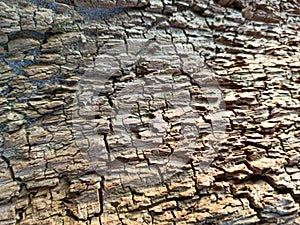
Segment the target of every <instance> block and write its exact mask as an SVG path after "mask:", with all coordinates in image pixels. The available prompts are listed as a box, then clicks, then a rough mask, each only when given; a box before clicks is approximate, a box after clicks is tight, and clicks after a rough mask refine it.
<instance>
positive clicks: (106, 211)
mask: <svg viewBox="0 0 300 225" xmlns="http://www.w3.org/2000/svg"><path fill="white" fill-rule="evenodd" d="M57 2H59V3H57V4H53V3H49V2H47V1H32V2H31V3H34V4H27V3H24V2H9V1H2V2H0V8H1V11H0V32H1V33H0V54H1V62H0V73H1V75H0V82H1V86H0V88H1V89H0V92H1V95H0V100H1V101H0V104H1V105H0V111H1V113H0V121H1V123H0V131H1V139H0V141H1V142H0V143H1V145H0V153H1V160H0V168H1V177H0V212H1V213H0V223H1V224H41V223H43V224H102V225H104V224H299V223H300V219H299V201H300V200H299V194H300V191H299V187H300V169H299V160H300V152H299V151H300V150H299V146H300V143H299V126H300V119H299V111H300V104H299V83H300V76H299V74H300V73H299V67H300V63H299V46H298V41H299V40H298V39H299V31H298V30H299V21H298V17H299V13H298V9H299V2H297V1H278V2H276V1H273V2H272V1H270V2H271V3H270V2H269V1H256V2H253V1H251V2H250V1H246V0H245V1H155V0H154V1H117V2H113V1H107V3H105V1H101V3H98V2H97V1H93V2H81V1H74V3H73V1H72V2H71V1H57ZM103 9H105V10H103ZM88 12H91V13H90V14H88ZM93 17H94V18H93ZM93 19H96V20H93ZM133 39H134V40H135V41H134V44H133V45H130V41H132V40H133ZM137 39H138V40H140V45H138V44H137V43H138V42H137V41H136V40H137ZM161 39H163V40H169V42H170V43H173V44H174V46H176V47H177V49H180V48H182V49H189V47H191V49H192V51H191V52H194V53H197V54H198V55H199V56H201V58H202V59H203V61H205V64H206V65H203V70H209V71H211V72H212V74H213V75H212V76H213V77H214V78H215V79H216V80H217V81H218V84H219V85H220V87H221V89H222V91H223V94H224V102H225V104H226V111H225V112H226V113H225V114H226V116H225V119H224V123H225V124H226V138H224V139H223V140H222V143H221V144H222V145H220V146H219V147H218V149H217V150H218V154H217V155H213V156H214V160H213V162H212V163H211V165H210V166H209V167H208V168H205V169H203V170H201V169H199V167H197V162H199V161H201V160H202V159H201V154H199V157H198V158H197V157H196V158H195V156H194V155H193V154H190V155H184V157H186V158H187V159H188V160H187V161H186V165H185V166H181V165H180V167H179V168H177V167H176V166H175V169H177V170H178V169H179V171H180V172H178V171H177V173H174V176H171V177H168V178H167V179H163V182H162V183H159V184H157V182H156V180H155V182H152V183H151V185H149V183H147V184H146V185H145V184H139V185H133V186H132V185H130V181H128V179H131V178H130V176H128V177H126V176H125V175H124V174H127V175H128V174H129V175H130V170H129V169H130V168H131V167H130V165H132V164H134V165H135V166H136V165H137V162H140V163H141V164H142V163H145V165H146V167H145V168H151V165H155V163H159V161H160V160H162V159H165V155H168V154H170V152H169V151H171V150H172V146H173V145H176V144H178V145H180V140H181V139H180V138H179V139H178V140H177V139H176V135H180V133H178V130H176V125H175V124H176V116H175V117H174V118H173V119H174V121H172V122H174V124H173V125H172V128H173V130H170V132H169V134H170V135H171V134H173V136H172V138H173V139H172V138H170V139H168V141H169V142H167V141H165V143H167V144H168V145H167V146H169V148H161V149H160V150H161V151H158V152H159V154H158V155H155V154H156V153H155V152H153V151H152V152H151V151H144V152H143V153H144V154H143V155H142V156H140V155H138V154H137V153H135V152H134V153H131V152H130V151H126V154H123V155H122V156H118V155H114V156H116V158H117V159H118V162H121V163H123V164H121V165H123V166H124V165H125V169H124V171H121V172H120V171H119V170H116V171H114V170H112V171H107V170H102V169H101V168H102V167H101V165H102V164H103V163H104V164H105V163H106V162H107V160H104V161H101V159H103V158H104V157H109V156H110V155H112V154H115V151H119V150H122V149H124V145H126V144H130V143H128V140H127V139H122V137H120V138H119V139H117V138H115V137H113V134H112V132H111V131H112V128H111V127H112V125H111V123H112V121H113V120H112V119H111V118H110V115H111V114H110V110H111V108H112V107H111V105H112V103H114V100H115V99H116V98H115V96H116V94H117V93H118V91H119V90H120V89H122V88H120V87H126V85H127V84H128V83H130V81H131V80H138V79H139V76H140V75H141V74H146V76H147V74H148V75H149V74H151V73H152V72H153V71H151V69H153V68H155V65H156V64H155V62H154V63H153V61H149V62H146V63H145V62H144V64H138V63H137V62H135V63H136V67H135V68H136V70H135V71H126V68H125V67H122V66H119V64H116V65H117V66H116V68H117V69H116V71H117V74H112V75H114V76H112V78H111V79H110V80H109V81H108V82H107V85H108V87H110V88H111V89H109V90H110V91H111V92H109V95H107V94H106V95H105V94H104V95H103V96H102V95H101V94H99V93H100V91H101V90H96V91H97V96H98V98H97V99H96V100H95V101H97V103H101V107H100V108H99V111H96V110H92V111H91V116H92V117H93V119H96V120H97V121H92V122H93V123H96V124H98V125H99V127H98V129H99V130H97V132H96V133H95V132H94V133H92V135H89V134H86V133H84V132H86V131H89V129H84V130H83V131H84V132H83V133H82V134H84V135H79V136H78V131H79V130H80V129H78V128H76V127H75V125H78V124H80V121H79V122H78V121H76V122H74V112H77V111H78V112H80V109H83V108H84V107H83V106H81V105H80V104H76V103H77V102H76V97H78V93H79V92H78V86H77V85H78V82H79V81H80V80H81V81H82V80H83V77H84V76H88V75H87V74H89V72H90V73H95V71H96V73H103V70H102V67H101V65H102V64H101V63H104V62H106V61H105V60H107V62H106V63H110V62H111V63H112V67H113V66H114V65H115V64H114V63H115V62H113V61H111V60H109V58H106V57H102V58H101V56H103V55H105V54H108V55H114V54H115V52H114V51H115V48H116V46H120V48H124V51H125V52H126V46H127V47H128V46H131V47H132V46H136V48H137V49H139V48H138V47H139V46H141V47H142V46H144V45H145V43H147V41H149V40H156V41H157V40H161ZM111 49H113V51H111ZM118 51H119V53H122V52H123V50H118ZM187 52H188V51H187ZM103 65H104V64H103ZM106 65H107V64H106ZM208 67H209V69H208ZM114 71H115V70H114ZM180 72H182V71H180V70H179V71H178V69H177V70H176V69H175V70H174V74H175V75H176V74H179V75H182V74H180ZM187 75H190V74H188V73H187ZM160 76H161V75H159V77H160ZM182 79H183V78H182ZM99 82H100V83H101V81H99ZM83 84H84V85H87V86H88V85H90V87H91V88H95V87H96V86H97V81H96V80H95V81H94V82H92V83H91V84H90V83H84V82H83ZM122 85H124V86H122ZM186 85H188V89H187V90H189V93H196V94H194V95H195V96H197V97H199V96H200V95H201V90H198V89H197V88H196V87H195V86H193V81H192V79H191V80H189V81H188V82H187V84H186ZM85 87H86V86H85ZM118 88H119V89H118ZM193 88H194V89H193ZM84 90H86V89H84ZM192 90H195V91H194V92H192ZM179 91H180V90H176V91H174V94H176V93H177V92H179ZM183 94H184V93H183ZM191 95H192V94H191ZM192 96H193V95H192ZM93 101H94V99H92V102H93ZM160 104H162V103H160V102H156V103H155V104H153V105H152V107H154V108H155V107H158V106H161V105H160ZM94 106H95V105H91V107H94ZM97 106H99V105H97ZM161 107H162V109H161V110H162V111H164V110H165V111H167V109H166V108H167V105H166V104H163V105H162V106H161ZM197 107H198V108H197V110H199V111H201V113H203V115H204V116H203V127H204V128H203V129H204V131H207V127H210V126H211V124H210V123H211V122H210V120H209V119H207V118H206V117H205V110H207V107H209V106H208V104H207V102H206V103H205V104H204V103H203V104H202V105H198V106H197ZM138 109H139V110H138V112H144V111H143V110H144V108H143V105H141V108H138ZM140 109H141V110H140ZM95 112H97V114H96V115H95ZM155 112H159V111H157V110H156V108H155V110H153V113H155ZM201 113H200V114H201ZM84 115H85V116H88V112H85V114H84ZM201 115H202V114H201ZM138 117H139V118H140V119H141V118H142V116H141V114H140V113H138ZM152 118H153V116H152V117H151V115H150V114H148V117H147V119H148V120H147V119H146V121H151V119H152ZM77 119H78V118H77ZM79 119H82V117H79ZM171 119H172V118H171ZM171 119H170V120H171ZM133 124H136V125H137V126H136V127H135V128H136V130H133V131H131V132H130V133H135V134H138V135H137V136H136V137H133V139H132V140H137V139H138V136H139V135H140V136H141V137H143V135H146V134H145V133H142V132H141V129H142V128H141V124H140V122H134V123H133ZM142 125H143V124H142ZM120 129H121V128H120ZM176 132H177V133H176ZM95 134H97V135H99V136H98V138H99V140H101V142H100V143H102V145H103V146H104V147H105V150H107V153H106V155H105V156H103V157H102V156H101V157H99V156H97V155H93V154H90V155H89V154H88V153H89V152H93V150H91V147H95V145H93V143H91V141H92V139H91V137H93V135H95ZM205 134H206V133H205V132H203V134H201V135H200V136H201V137H202V138H203V140H202V141H201V143H200V141H199V146H198V147H199V149H200V153H201V149H202V150H203V149H204V148H205V147H206V142H205V137H206V136H205ZM150 137H151V138H153V137H152V136H150ZM134 138H136V139H134ZM97 140H98V139H97ZM117 140H119V142H118V143H117V142H116V141H117ZM122 140H123V143H122ZM150 140H151V139H150ZM129 141H130V140H129ZM153 142H155V140H154V139H153ZM153 142H152V143H153ZM97 143H98V142H96V144H97ZM86 144H87V147H83V146H86ZM170 146H171V147H170ZM96 147H99V146H97V145H96ZM144 147H145V146H144ZM201 147H202V148H201ZM166 149H167V150H166ZM164 154H165V155H164ZM118 157H119V158H118ZM140 157H141V158H140ZM205 159H206V158H204V159H203V160H205ZM104 164H103V165H104ZM99 165H100V166H99ZM105 165H106V164H105ZM126 165H129V166H128V167H126ZM113 166H116V165H115V164H113ZM99 168H100V169H99ZM113 168H115V167H113ZM128 171H129V172H128ZM151 171H153V170H151ZM119 173H120V174H121V175H120V174H119ZM118 175H120V176H119V177H121V178H122V179H121V181H120V179H119V177H118ZM133 179H136V178H133ZM150 180H151V179H150ZM127 182H128V184H127ZM134 184H136V183H135V182H134Z"/></svg>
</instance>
